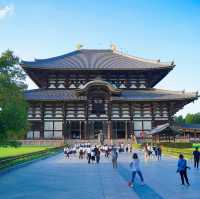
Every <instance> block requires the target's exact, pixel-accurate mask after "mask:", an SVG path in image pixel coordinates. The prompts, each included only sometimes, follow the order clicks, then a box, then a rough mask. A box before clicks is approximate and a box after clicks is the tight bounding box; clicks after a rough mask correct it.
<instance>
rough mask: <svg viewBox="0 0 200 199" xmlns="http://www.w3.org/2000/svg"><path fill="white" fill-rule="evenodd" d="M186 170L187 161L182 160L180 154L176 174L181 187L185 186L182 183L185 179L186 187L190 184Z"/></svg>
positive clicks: (182, 157)
mask: <svg viewBox="0 0 200 199" xmlns="http://www.w3.org/2000/svg"><path fill="white" fill-rule="evenodd" d="M187 169H190V167H188V166H187V161H186V160H185V159H184V156H183V155H182V154H180V155H179V160H178V169H177V172H179V173H180V176H181V182H182V185H185V182H184V179H185V181H186V183H187V185H188V186H189V185H190V183H189V181H188V177H187Z"/></svg>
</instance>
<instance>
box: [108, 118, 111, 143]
mask: <svg viewBox="0 0 200 199" xmlns="http://www.w3.org/2000/svg"><path fill="white" fill-rule="evenodd" d="M111 139H112V136H111V121H110V120H108V140H111Z"/></svg>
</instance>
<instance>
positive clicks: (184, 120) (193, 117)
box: [175, 113, 200, 124]
mask: <svg viewBox="0 0 200 199" xmlns="http://www.w3.org/2000/svg"><path fill="white" fill-rule="evenodd" d="M175 123H177V124H200V113H195V114H191V113H188V114H187V115H186V116H185V117H183V116H182V115H180V116H178V117H175Z"/></svg>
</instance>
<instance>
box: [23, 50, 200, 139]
mask: <svg viewBox="0 0 200 199" xmlns="http://www.w3.org/2000/svg"><path fill="white" fill-rule="evenodd" d="M21 66H22V67H23V69H24V70H25V71H26V73H27V74H28V75H29V77H30V78H31V79H32V80H33V81H34V82H35V83H36V84H37V85H38V87H39V88H38V89H35V90H27V91H25V93H24V95H25V98H26V100H27V101H28V103H29V110H28V119H29V121H30V124H31V127H30V130H29V132H28V133H27V139H83V140H88V139H97V137H98V134H99V133H100V132H101V133H103V135H104V138H105V139H108V140H113V139H128V138H131V137H132V136H133V135H135V136H136V137H144V136H146V137H148V136H150V134H149V132H150V131H151V130H152V129H153V128H155V127H156V126H158V125H162V124H165V123H171V122H172V116H173V115H174V114H175V113H176V112H177V111H178V110H179V109H181V108H183V106H184V105H186V104H188V103H190V102H192V101H194V100H195V99H197V98H198V94H197V93H186V92H175V91H168V90H161V89H156V88H154V86H155V85H156V84H157V83H158V82H160V81H161V80H162V79H163V78H164V77H165V76H166V75H167V74H168V73H169V72H170V71H171V70H172V69H173V68H174V66H175V65H174V63H173V62H171V63H161V62H160V61H159V60H156V61H153V60H146V59H142V58H138V57H134V56H129V55H125V54H122V53H120V52H118V51H115V50H110V49H108V50H95V49H80V50H77V51H74V52H71V53H68V54H65V55H61V56H58V57H53V58H49V59H36V60H35V61H32V62H27V61H22V62H21Z"/></svg>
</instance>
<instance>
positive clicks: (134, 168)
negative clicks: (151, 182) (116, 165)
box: [129, 153, 144, 187]
mask: <svg viewBox="0 0 200 199" xmlns="http://www.w3.org/2000/svg"><path fill="white" fill-rule="evenodd" d="M129 166H130V169H131V172H132V179H131V187H133V185H134V179H135V175H136V174H138V175H139V177H140V179H141V182H142V185H143V184H144V178H143V175H142V172H141V169H140V161H139V158H138V155H137V153H134V154H133V160H132V162H131V163H130V165H129Z"/></svg>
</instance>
